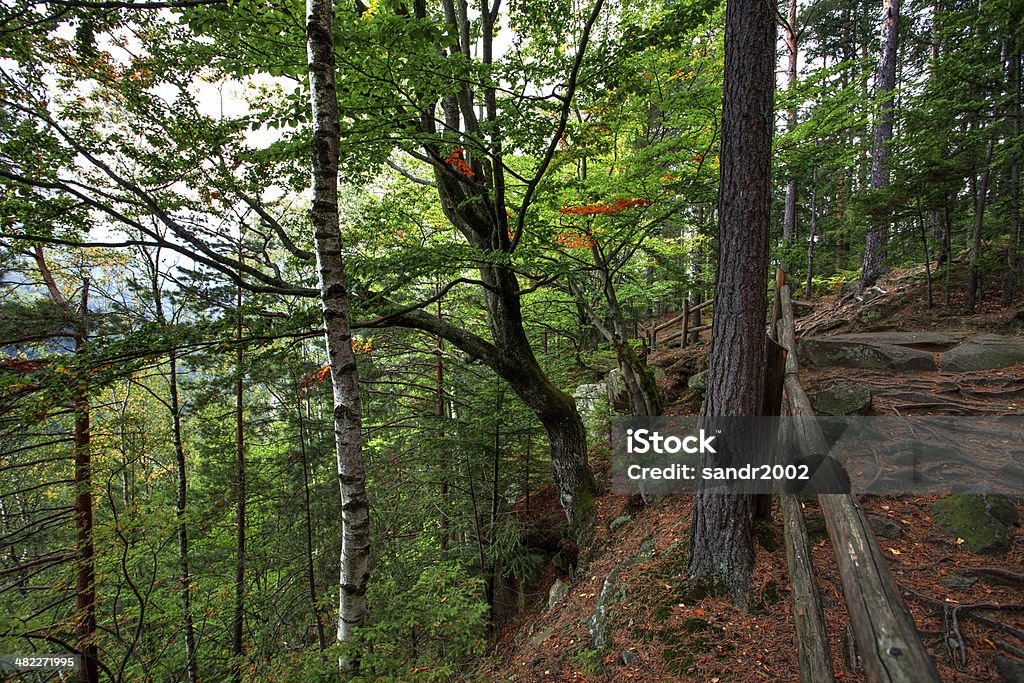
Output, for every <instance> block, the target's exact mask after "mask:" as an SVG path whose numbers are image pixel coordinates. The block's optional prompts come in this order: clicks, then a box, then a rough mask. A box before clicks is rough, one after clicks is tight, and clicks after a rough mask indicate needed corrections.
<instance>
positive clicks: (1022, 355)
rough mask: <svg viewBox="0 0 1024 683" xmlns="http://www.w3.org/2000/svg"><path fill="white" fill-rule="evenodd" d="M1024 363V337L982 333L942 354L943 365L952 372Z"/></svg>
mask: <svg viewBox="0 0 1024 683" xmlns="http://www.w3.org/2000/svg"><path fill="white" fill-rule="evenodd" d="M1017 363H1024V339H1019V338H1017V337H1004V336H1001V335H998V334H980V335H978V336H977V337H974V338H972V339H969V340H967V341H965V342H963V343H962V344H959V345H957V346H956V347H954V348H952V349H950V350H949V351H947V352H945V353H944V354H942V367H943V368H944V369H946V370H949V371H951V372H969V371H971V370H991V369H995V368H1005V367H1007V366H1010V365H1016V364H1017Z"/></svg>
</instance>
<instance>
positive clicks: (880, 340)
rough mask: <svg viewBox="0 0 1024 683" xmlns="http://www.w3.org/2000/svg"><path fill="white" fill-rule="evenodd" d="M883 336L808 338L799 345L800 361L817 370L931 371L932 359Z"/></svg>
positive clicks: (925, 353) (933, 368) (838, 335)
mask: <svg viewBox="0 0 1024 683" xmlns="http://www.w3.org/2000/svg"><path fill="white" fill-rule="evenodd" d="M887 337H888V335H886V334H879V335H867V334H860V335H842V334H837V335H834V336H831V337H810V338H808V339H804V340H802V341H801V342H800V347H799V353H800V361H801V362H803V363H807V364H809V365H813V366H817V367H822V368H824V367H842V368H866V369H871V370H892V371H894V372H907V371H911V370H935V369H936V365H935V358H934V357H933V356H932V354H931V353H929V352H927V351H919V350H917V349H915V348H912V347H911V346H906V345H902V344H898V343H890V342H891V341H892V340H891V339H888V338H887Z"/></svg>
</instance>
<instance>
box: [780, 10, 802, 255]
mask: <svg viewBox="0 0 1024 683" xmlns="http://www.w3.org/2000/svg"><path fill="white" fill-rule="evenodd" d="M784 27H785V31H786V47H787V49H788V52H789V55H788V56H789V60H788V62H787V64H786V87H787V88H788V90H789V95H790V97H793V89H794V88H795V87H796V72H797V59H798V51H797V32H796V0H789V17H788V18H787V21H786V23H785V25H784ZM786 117H787V122H786V128H787V130H789V132H791V133H792V132H793V130H795V129H796V123H797V107H796V99H795V98H794V99H793V101H792V102H791V103H790V105H789V111H788V112H787V114H786ZM797 189H798V188H797V179H796V171H795V170H793V169H791V170H790V172H789V182H788V183H787V184H786V210H785V217H784V220H783V224H782V242H783V248H784V249H788V248H789V247H790V245H791V243H792V241H793V239H794V238H795V237H796V203H797ZM787 258H788V252H787ZM786 270H789V267H788V264H787V268H786Z"/></svg>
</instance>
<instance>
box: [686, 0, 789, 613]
mask: <svg viewBox="0 0 1024 683" xmlns="http://www.w3.org/2000/svg"><path fill="white" fill-rule="evenodd" d="M774 85H775V6H774V4H773V3H772V2H768V0H729V2H728V3H727V5H726V29H725V87H724V96H723V99H722V146H721V153H720V156H721V184H720V189H719V196H718V223H719V246H718V264H717V265H718V268H717V272H718V282H717V283H716V286H715V313H714V325H713V327H712V335H711V360H710V366H709V370H708V393H707V399H706V401H705V411H704V412H705V414H706V415H708V416H726V415H758V414H760V411H761V409H762V400H763V396H764V383H765V377H764V372H765V362H764V360H765V344H764V339H765V330H764V327H765V319H766V318H765V316H766V312H767V301H766V292H765V289H766V286H767V282H768V239H769V227H770V188H769V179H770V172H771V149H772V129H773V120H772V96H773V90H774ZM753 562H754V548H753V544H752V540H751V497H750V496H747V495H737V494H714V493H710V492H708V491H705V490H698V493H697V495H696V498H695V501H694V511H693V531H692V534H691V537H690V566H689V573H690V576H691V577H692V578H696V579H703V580H710V581H712V582H714V583H717V584H719V585H721V586H723V587H725V588H727V589H728V590H729V591H730V592H731V594H732V596H733V599H734V601H735V602H736V603H737V604H740V605H745V604H746V593H747V590H748V589H749V587H750V579H751V572H752V570H753Z"/></svg>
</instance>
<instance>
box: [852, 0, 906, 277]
mask: <svg viewBox="0 0 1024 683" xmlns="http://www.w3.org/2000/svg"><path fill="white" fill-rule="evenodd" d="M899 28H900V0H884V3H883V22H882V51H881V55H880V57H879V60H878V70H877V72H876V74H875V98H876V99H878V98H883V97H884V98H885V99H884V100H882V103H881V109H880V111H879V112H878V117H877V119H876V120H875V139H874V148H873V151H872V153H871V189H872V190H880V189H882V188H884V187H888V185H889V143H890V142H891V141H892V129H893V108H894V106H895V99H894V97H893V94H892V93H893V90H894V89H895V87H896V53H897V51H898V48H899ZM888 231H889V220H887V219H883V220H879V221H878V222H876V223H875V224H874V225H873V226H871V230H870V231H869V232H868V236H867V241H866V242H865V245H864V260H863V262H862V263H861V274H860V288H861V289H864V288H865V287H870V286H871V285H873V284H875V281H876V280H878V278H879V276H881V275H882V274H883V273H885V270H886V266H885V260H886V259H885V245H886V241H887V236H888Z"/></svg>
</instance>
